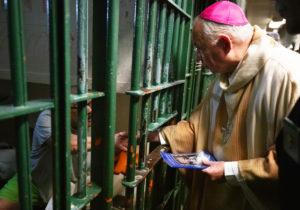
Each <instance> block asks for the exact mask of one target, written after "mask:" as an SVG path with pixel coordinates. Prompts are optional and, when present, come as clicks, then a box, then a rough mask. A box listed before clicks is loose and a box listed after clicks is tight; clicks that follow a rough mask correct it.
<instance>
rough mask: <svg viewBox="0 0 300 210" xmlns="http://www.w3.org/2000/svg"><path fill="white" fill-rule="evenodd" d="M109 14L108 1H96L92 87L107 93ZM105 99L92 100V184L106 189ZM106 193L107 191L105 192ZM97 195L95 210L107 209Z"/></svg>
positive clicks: (101, 198)
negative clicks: (106, 66) (106, 68)
mask: <svg viewBox="0 0 300 210" xmlns="http://www.w3.org/2000/svg"><path fill="white" fill-rule="evenodd" d="M107 14H108V1H93V60H92V62H93V65H92V68H93V70H92V86H93V90H97V91H104V90H105V76H106V72H105V70H104V68H103V65H106V62H107V57H108V55H107V50H106V49H107V47H108V43H107V41H106V39H107V34H108V31H107ZM105 100H107V98H106V97H104V98H103V99H94V100H92V108H93V113H92V122H93V124H92V154H91V156H92V160H91V181H92V182H93V183H95V184H97V185H98V186H100V187H102V188H103V186H104V184H105V177H106V176H105V171H104V170H103V169H104V168H106V167H107V165H106V164H107V163H106V162H105V161H106V158H107V153H108V151H107V140H106V139H104V131H105V129H106V128H105V122H104V120H103V119H104V117H105V112H103V110H105V104H104V103H105ZM102 193H104V192H102ZM102 193H101V196H96V197H95V199H93V201H92V202H91V209H99V208H100V207H102V208H103V209H104V206H106V202H105V199H104V195H103V196H102Z"/></svg>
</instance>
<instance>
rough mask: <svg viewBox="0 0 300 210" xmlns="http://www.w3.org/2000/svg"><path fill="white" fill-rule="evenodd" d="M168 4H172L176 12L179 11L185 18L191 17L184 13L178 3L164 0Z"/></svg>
mask: <svg viewBox="0 0 300 210" xmlns="http://www.w3.org/2000/svg"><path fill="white" fill-rule="evenodd" d="M165 1H166V2H167V3H168V4H169V5H170V6H172V7H173V8H174V9H175V10H176V12H179V13H180V14H182V15H183V17H185V18H187V19H191V16H190V15H189V14H188V13H186V12H185V11H184V10H183V9H182V8H180V6H178V5H179V4H176V3H175V2H174V1H172V0H165Z"/></svg>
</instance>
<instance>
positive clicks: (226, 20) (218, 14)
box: [200, 1, 248, 26]
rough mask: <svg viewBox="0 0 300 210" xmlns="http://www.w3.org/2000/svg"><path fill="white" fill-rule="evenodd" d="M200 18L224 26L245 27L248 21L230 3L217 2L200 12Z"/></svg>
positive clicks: (239, 10)
mask: <svg viewBox="0 0 300 210" xmlns="http://www.w3.org/2000/svg"><path fill="white" fill-rule="evenodd" d="M200 17H201V18H203V19H206V20H210V21H213V22H216V23H222V24H225V25H234V26H240V25H246V24H248V20H247V18H246V17H245V14H244V12H243V11H242V9H241V8H240V7H239V6H238V5H236V4H235V3H232V2H230V1H219V2H216V3H214V4H212V5H210V6H209V7H207V8H206V9H205V10H203V12H201V14H200Z"/></svg>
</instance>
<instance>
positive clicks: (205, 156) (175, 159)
mask: <svg viewBox="0 0 300 210" xmlns="http://www.w3.org/2000/svg"><path fill="white" fill-rule="evenodd" d="M160 154H161V156H162V158H163V159H164V160H165V162H166V163H167V164H168V165H169V166H171V167H172V168H194V169H205V168H207V166H206V165H203V164H202V160H209V161H216V159H215V158H214V157H213V155H212V154H210V153H209V152H203V151H200V152H193V153H165V152H161V153H160Z"/></svg>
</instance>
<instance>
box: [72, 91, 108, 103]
mask: <svg viewBox="0 0 300 210" xmlns="http://www.w3.org/2000/svg"><path fill="white" fill-rule="evenodd" d="M103 96H105V93H104V92H98V91H90V92H88V93H84V94H71V103H76V102H81V101H86V100H88V99H93V98H100V97H103Z"/></svg>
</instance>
